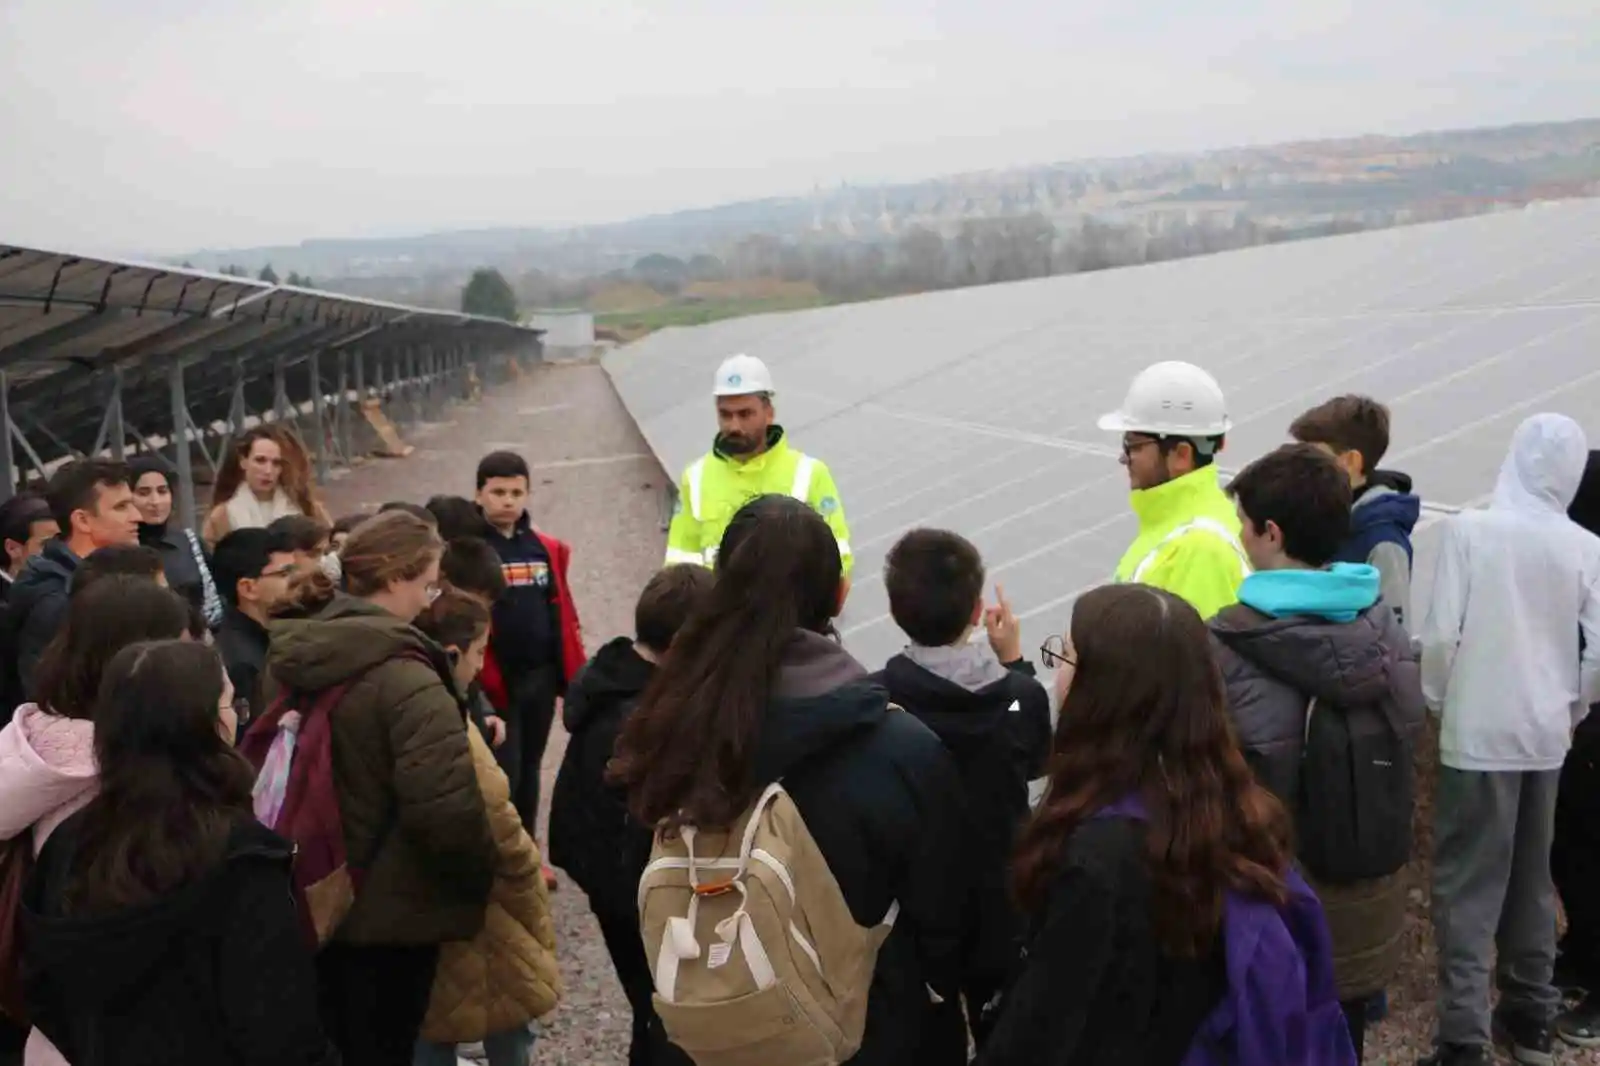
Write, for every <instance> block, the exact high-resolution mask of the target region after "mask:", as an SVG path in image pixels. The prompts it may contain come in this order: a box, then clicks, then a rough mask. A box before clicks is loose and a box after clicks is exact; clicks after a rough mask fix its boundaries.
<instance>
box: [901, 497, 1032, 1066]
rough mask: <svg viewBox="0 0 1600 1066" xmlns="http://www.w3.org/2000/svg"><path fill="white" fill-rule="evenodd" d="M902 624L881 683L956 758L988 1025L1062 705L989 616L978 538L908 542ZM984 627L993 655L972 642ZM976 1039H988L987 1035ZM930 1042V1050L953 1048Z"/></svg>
mask: <svg viewBox="0 0 1600 1066" xmlns="http://www.w3.org/2000/svg"><path fill="white" fill-rule="evenodd" d="M883 574H884V579H883V580H884V587H885V589H886V590H887V591H888V593H889V610H890V612H891V613H892V614H893V615H894V620H895V624H897V625H898V626H899V627H900V628H901V629H902V630H904V631H905V634H906V636H908V637H910V638H911V643H910V645H908V646H907V647H906V649H905V651H904V652H902V653H901V654H899V655H896V656H895V657H894V658H892V659H890V660H889V662H888V664H887V666H885V668H884V670H883V671H882V673H880V674H878V675H877V680H878V681H880V682H881V683H882V684H883V685H884V687H885V688H887V689H888V690H889V698H890V700H892V701H893V702H894V703H896V704H898V705H899V706H901V707H904V708H905V709H906V710H907V711H909V712H911V713H912V714H914V715H916V716H917V718H919V719H921V720H922V722H923V724H925V725H926V726H928V727H929V728H930V729H932V730H933V731H934V732H935V733H937V734H938V735H939V739H940V740H942V741H944V744H945V747H946V748H948V749H949V750H950V753H951V754H952V755H954V756H955V759H956V763H957V765H958V767H959V768H960V770H961V776H962V781H963V784H964V785H965V786H966V799H967V809H968V813H969V818H970V832H971V834H972V836H971V837H970V839H969V845H968V854H969V855H970V856H971V861H970V862H969V863H968V864H967V865H968V869H969V870H971V871H973V872H974V878H973V882H972V884H971V886H970V890H969V891H970V898H969V906H968V908H967V912H966V913H967V915H968V928H967V930H966V932H965V937H964V940H965V949H964V952H963V954H964V959H963V964H962V965H963V971H964V972H963V975H962V983H961V987H962V993H963V995H964V997H965V998H966V1002H967V1017H968V1018H970V1019H972V1020H973V1021H974V1022H975V1023H976V1022H978V1020H979V1018H980V1015H981V1012H982V1010H983V1007H984V1006H985V1005H986V1004H988V1003H989V1001H990V1000H991V999H993V998H994V996H995V994H996V993H997V992H999V991H1000V988H1001V984H1002V982H1003V981H1004V979H1005V977H1006V975H1007V973H1008V972H1009V970H1010V968H1011V964H1012V962H1013V961H1014V960H1015V958H1016V953H1017V947H1018V944H1019V943H1020V939H1021V934H1022V923H1021V919H1020V917H1019V916H1018V915H1017V913H1016V909H1015V908H1014V907H1013V906H1012V902H1011V895H1010V886H1009V883H1008V881H1007V877H1006V870H1007V869H1008V858H1009V856H1010V853H1011V846H1012V844H1013V843H1014V841H1015V837H1016V833H1017V830H1018V828H1019V827H1020V826H1021V825H1022V822H1023V820H1024V819H1025V818H1026V817H1027V814H1028V783H1029V782H1030V781H1031V780H1033V779H1034V778H1037V777H1040V776H1041V775H1042V774H1043V773H1044V762H1045V758H1046V756H1047V755H1048V753H1049V749H1050V697H1049V695H1048V694H1047V693H1046V692H1045V689H1044V686H1043V685H1041V684H1040V683H1039V682H1038V681H1037V680H1036V679H1035V678H1034V676H1033V667H1032V665H1031V664H1029V663H1028V662H1027V661H1026V660H1025V659H1024V658H1023V656H1022V634H1021V632H1020V629H1019V627H1018V626H1017V621H1016V618H1015V617H1014V616H1013V615H1012V614H1011V608H1010V605H1009V604H1008V603H1007V602H1006V600H1005V597H1004V594H1003V593H1000V591H999V590H998V589H997V590H996V594H997V603H996V605H995V606H994V607H990V608H988V609H987V610H986V609H985V607H984V602H983V586H984V567H983V559H982V557H981V556H980V555H979V554H978V549H977V548H975V547H974V546H973V545H972V543H971V542H970V541H968V540H967V539H966V538H965V537H962V536H961V535H960V534H957V533H951V532H948V531H946V530H941V529H916V530H912V531H911V532H910V533H907V534H906V535H905V536H903V537H901V538H900V540H899V542H898V543H896V544H895V546H894V547H893V548H891V549H890V551H889V555H888V558H887V559H886V560H885V562H884V569H883ZM979 626H983V627H984V628H985V629H986V630H987V635H988V638H989V640H988V646H987V647H985V646H983V645H981V644H975V643H973V642H972V641H971V640H970V639H969V638H970V637H971V636H972V635H973V633H974V632H975V631H976V630H977V629H978V627H979ZM975 1028H976V1029H977V1030H978V1031H976V1032H975V1034H974V1035H975V1036H976V1037H977V1038H978V1039H979V1040H980V1042H981V1040H982V1038H983V1036H985V1035H986V1033H985V1032H983V1031H982V1026H981V1025H978V1026H976V1027H975ZM944 1044H945V1041H943V1040H942V1039H941V1038H937V1037H934V1038H930V1040H929V1043H928V1046H929V1047H930V1048H931V1047H936V1046H943V1045H944Z"/></svg>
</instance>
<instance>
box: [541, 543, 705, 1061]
mask: <svg viewBox="0 0 1600 1066" xmlns="http://www.w3.org/2000/svg"><path fill="white" fill-rule="evenodd" d="M711 581H712V577H711V571H709V570H707V569H705V568H704V567H702V566H693V565H687V564H680V565H677V566H669V567H667V568H666V569H665V570H662V571H661V572H660V573H658V574H656V576H655V577H653V578H651V579H650V583H649V584H647V585H646V586H645V588H644V593H643V594H642V595H641V596H640V597H639V602H638V604H637V606H635V608H634V621H633V627H634V636H633V639H631V640H630V639H629V638H627V637H618V638H617V639H615V640H613V641H611V642H610V643H608V644H606V645H605V646H604V647H602V648H601V649H600V650H599V651H598V652H596V653H595V656H594V658H593V659H590V660H589V662H588V664H587V665H585V666H584V668H583V669H582V670H581V671H580V672H579V673H578V676H577V678H576V679H575V680H574V681H573V683H572V687H571V689H570V690H569V691H568V692H567V699H566V706H565V709H564V711H563V714H562V724H563V725H565V726H566V728H567V732H568V733H570V734H571V739H570V740H569V741H568V743H567V753H566V757H565V758H564V759H563V760H562V762H561V772H560V774H559V775H558V776H557V778H556V786H555V794H554V795H553V796H552V797H551V800H550V861H551V862H553V863H555V864H556V865H557V866H559V867H561V868H562V869H564V870H566V871H567V874H568V875H569V876H570V877H571V878H572V880H573V881H574V882H576V883H577V885H578V887H579V888H581V889H583V891H584V892H585V893H587V894H588V896H589V908H590V910H592V911H593V912H594V916H595V919H596V921H598V922H599V925H600V932H601V935H602V936H604V937H605V942H606V950H607V951H608V952H609V953H610V954H611V962H612V965H613V966H615V967H616V970H617V979H618V981H620V982H621V984H622V990H623V992H624V993H626V994H627V997H628V1002H629V1004H630V1005H631V1006H632V1007H633V1043H632V1046H631V1048H630V1050H629V1053H628V1063H629V1066H660V1064H663V1063H682V1064H685V1066H687V1063H688V1059H687V1057H686V1056H685V1055H684V1054H683V1053H682V1052H681V1051H679V1050H678V1049H677V1048H676V1047H674V1046H673V1045H671V1044H669V1043H668V1042H667V1039H666V1034H665V1032H664V1031H663V1030H662V1027H661V1021H660V1019H659V1018H657V1017H656V1012H655V1008H654V1007H652V1006H651V1001H650V995H651V993H652V992H653V991H654V990H655V986H654V983H653V981H652V979H651V975H650V966H649V963H648V962H646V960H645V953H644V947H643V945H642V944H641V943H640V941H639V913H638V902H637V897H638V891H639V877H640V875H641V874H643V873H644V868H645V864H646V863H647V862H648V861H649V859H650V844H651V832H650V830H649V829H647V828H646V827H644V826H642V825H639V824H638V823H637V822H635V821H634V820H633V819H632V818H631V817H630V816H629V814H628V808H627V805H626V803H625V802H624V800H623V797H622V796H621V795H620V794H618V793H617V792H616V791H615V790H613V789H612V788H610V787H609V786H608V785H607V784H606V782H605V770H606V763H607V762H609V761H610V759H611V751H612V748H614V747H615V746H616V742H617V734H618V733H619V732H621V730H622V725H623V723H624V722H625V721H626V720H627V718H628V715H630V714H631V713H632V712H633V709H634V707H636V706H637V705H638V702H639V695H640V693H642V692H643V691H644V689H645V686H646V685H648V684H649V683H650V679H651V677H652V676H654V674H655V663H656V660H657V659H658V658H659V657H660V656H661V655H663V654H665V653H666V650H667V648H668V646H669V645H671V643H672V638H673V637H675V636H676V635H677V633H678V630H679V628H680V627H682V625H683V623H684V620H685V619H687V618H688V616H689V613H690V611H692V610H693V609H694V607H695V604H696V603H697V602H698V601H699V599H700V598H701V597H702V596H703V595H704V594H705V591H706V590H707V589H708V588H709V587H710V586H711Z"/></svg>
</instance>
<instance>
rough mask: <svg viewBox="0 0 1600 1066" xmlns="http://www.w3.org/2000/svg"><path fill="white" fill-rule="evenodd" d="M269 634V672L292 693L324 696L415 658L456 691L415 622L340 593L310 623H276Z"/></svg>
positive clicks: (438, 652) (441, 657) (446, 665)
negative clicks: (376, 669)
mask: <svg viewBox="0 0 1600 1066" xmlns="http://www.w3.org/2000/svg"><path fill="white" fill-rule="evenodd" d="M267 632H268V633H269V634H270V636H271V641H272V643H271V647H270V649H269V650H268V652H267V672H268V673H269V674H271V675H272V677H273V678H274V679H275V680H276V681H277V682H278V683H279V684H280V685H283V686H285V687H287V688H294V689H299V690H300V691H302V692H319V691H321V690H323V689H327V688H332V687H333V686H335V685H338V684H340V683H341V682H344V681H346V680H347V679H349V678H352V677H356V676H359V675H360V674H363V673H366V672H367V671H368V670H371V669H372V668H373V667H375V666H377V665H378V664H379V663H383V662H387V661H388V660H390V659H394V658H397V657H399V656H401V655H404V654H406V653H407V652H413V653H417V654H420V655H422V656H424V657H425V658H427V659H428V660H429V661H430V662H432V663H433V664H434V667H435V668H436V669H437V670H438V671H439V676H440V677H441V678H443V679H444V681H445V685H446V687H448V688H449V689H450V691H452V692H454V691H455V684H454V682H453V681H452V680H451V672H450V661H449V659H448V658H447V657H446V656H445V653H444V650H443V649H441V648H440V647H439V646H438V645H437V644H435V643H434V642H433V641H431V640H429V639H428V638H427V637H426V636H424V635H423V634H422V632H421V630H419V629H417V628H416V627H415V626H413V625H411V624H410V623H409V622H403V621H401V620H400V619H399V618H396V617H395V616H394V615H392V614H390V613H389V612H388V611H386V610H384V609H383V608H382V607H377V606H374V605H373V604H370V603H368V602H366V601H365V600H359V599H356V598H355V597H354V596H346V595H345V594H343V593H337V594H335V595H334V598H333V601H332V602H331V603H329V604H328V605H327V606H326V607H324V608H323V609H322V610H320V611H318V612H317V613H316V614H314V615H311V616H310V617H304V618H277V619H274V620H273V621H272V622H270V623H269V624H268V626H267Z"/></svg>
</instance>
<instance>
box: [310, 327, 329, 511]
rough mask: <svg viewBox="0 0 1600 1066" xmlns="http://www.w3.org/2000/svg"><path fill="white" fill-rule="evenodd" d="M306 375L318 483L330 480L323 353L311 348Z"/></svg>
mask: <svg viewBox="0 0 1600 1066" xmlns="http://www.w3.org/2000/svg"><path fill="white" fill-rule="evenodd" d="M306 376H307V377H309V378H310V379H311V424H312V425H313V426H315V427H316V435H317V439H316V449H317V484H319V485H321V484H324V483H326V482H327V480H328V438H329V433H328V407H327V404H326V403H325V402H324V400H323V394H322V353H321V352H320V351H318V350H317V349H315V348H313V349H312V350H311V358H309V359H307V360H306Z"/></svg>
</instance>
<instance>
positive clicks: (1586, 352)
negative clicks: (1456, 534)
mask: <svg viewBox="0 0 1600 1066" xmlns="http://www.w3.org/2000/svg"><path fill="white" fill-rule="evenodd" d="M740 351H742V352H747V353H749V354H751V355H755V356H759V357H760V358H762V359H764V360H765V361H766V362H767V364H768V365H769V366H770V367H771V369H772V372H773V375H774V378H775V379H776V382H777V386H778V396H777V404H778V413H779V419H780V421H781V422H782V423H783V424H784V425H785V426H786V427H787V428H788V430H789V432H790V434H791V438H792V440H793V441H794V443H795V445H796V446H797V447H800V448H802V449H803V450H805V451H807V452H808V453H811V454H814V455H817V456H818V457H820V458H822V459H824V460H826V461H827V462H828V464H829V466H830V467H831V468H832V470H833V472H834V475H835V478H836V480H837V481H838V483H839V487H840V492H841V495H842V498H843V500H844V505H845V510H846V512H847V514H848V516H849V519H850V524H851V542H852V546H853V547H854V549H855V551H856V555H857V560H856V578H855V587H854V590H853V592H852V594H851V598H850V603H849V605H848V607H847V610H846V612H845V615H844V617H843V618H842V619H841V623H840V628H841V630H842V631H843V633H844V634H845V639H846V644H847V645H848V646H849V647H850V649H851V650H852V651H853V652H855V653H856V654H857V655H858V656H859V657H860V658H861V659H862V660H863V661H864V662H866V663H867V664H868V665H869V666H876V665H877V664H879V663H881V662H882V661H883V659H884V658H885V657H886V656H887V655H889V654H892V653H893V652H894V651H895V650H896V649H897V648H898V647H899V646H900V645H901V644H902V643H903V640H904V638H903V637H902V636H901V634H900V633H899V631H898V630H897V629H896V628H895V626H894V624H893V622H892V621H891V620H890V619H889V617H888V604H887V601H886V598H885V596H884V592H883V583H882V574H881V567H882V561H883V556H884V554H885V552H887V550H888V549H889V547H890V546H891V545H892V544H893V543H894V541H895V539H896V538H897V537H898V536H899V535H900V534H901V533H903V532H904V531H905V530H907V529H910V528H913V527H915V526H919V525H935V526H943V527H948V528H951V529H955V530H957V531H959V532H961V533H963V534H965V535H966V536H968V537H969V538H971V539H972V540H973V541H974V542H975V543H976V544H977V545H978V547H979V548H980V549H981V550H982V552H983V554H984V558H985V559H986V561H987V562H988V565H989V570H990V573H991V575H992V576H993V577H994V578H995V579H997V580H999V581H1001V582H1003V583H1004V584H1005V586H1006V589H1007V592H1008V593H1009V595H1010V597H1011V599H1012V601H1013V603H1014V604H1015V605H1016V608H1017V611H1018V613H1019V614H1020V615H1021V616H1022V617H1023V618H1024V619H1025V620H1026V621H1027V622H1028V623H1029V633H1030V636H1037V637H1040V638H1042V637H1043V636H1045V635H1046V634H1047V633H1048V632H1049V631H1051V630H1052V629H1054V628H1056V627H1059V626H1060V625H1062V624H1063V623H1064V622H1065V620H1066V618H1067V617H1068V614H1069V608H1070V604H1071V602H1072V600H1073V598H1075V596H1076V595H1077V594H1078V593H1079V592H1081V591H1083V590H1084V589H1085V588H1088V587H1092V586H1093V585H1095V584H1098V583H1100V582H1102V581H1104V580H1106V579H1107V578H1108V577H1109V575H1110V573H1111V571H1112V569H1113V567H1114V566H1115V564H1116V561H1117V558H1118V557H1119V556H1120V555H1121V553H1122V551H1123V549H1124V548H1125V547H1126V546H1127V544H1128V542H1129V540H1130V539H1131V538H1132V536H1133V532H1134V521H1133V517H1132V515H1131V514H1130V512H1129V509H1128V501H1127V482H1126V478H1125V476H1124V474H1123V472H1122V470H1121V468H1120V467H1119V466H1118V465H1117V463H1116V461H1115V460H1116V455H1117V453H1116V449H1115V445H1116V443H1117V442H1116V440H1115V438H1114V437H1112V436H1110V435H1108V434H1105V433H1103V432H1101V431H1099V430H1098V429H1097V428H1096V427H1095V424H1094V423H1095V419H1096V418H1097V417H1098V416H1099V415H1100V414H1102V413H1103V412H1105V411H1108V410H1111V409H1112V408H1114V407H1116V406H1117V404H1118V403H1119V402H1120V401H1121V399H1122V395H1123V392H1124V391H1125V390H1126V388H1127V385H1128V382H1129V381H1130V379H1131V378H1132V377H1133V375H1134V374H1135V373H1137V372H1138V371H1139V370H1140V369H1142V368H1143V367H1144V366H1146V365H1148V364H1149V363H1152V362H1156V361H1158V360H1161V359H1184V360H1188V361H1190V362H1194V363H1197V364H1199V365H1200V366H1203V367H1205V368H1206V369H1207V370H1209V371H1210V372H1211V373H1212V374H1214V375H1215V376H1216V378H1217V379H1218V381H1219V382H1221V384H1222V387H1223V389H1224V390H1225V392H1226V393H1227V396H1228V406H1229V413H1230V414H1231V416H1232V417H1233V418H1234V420H1235V423H1236V428H1235V430H1234V432H1233V433H1232V434H1231V435H1230V436H1229V438H1228V446H1227V449H1226V451H1225V452H1224V454H1223V457H1222V465H1223V466H1224V468H1225V469H1227V468H1237V467H1239V466H1242V465H1243V464H1244V463H1245V462H1248V461H1249V460H1250V459H1251V458H1253V457H1254V456H1256V455H1259V454H1261V453H1262V452H1263V451H1265V450H1267V449H1270V448H1272V447H1275V446H1276V445H1277V444H1279V443H1282V442H1283V440H1285V439H1286V438H1285V431H1286V429H1287V427H1288V424H1289V422H1290V421H1291V420H1292V419H1293V418H1294V416H1295V415H1297V414H1298V413H1300V412H1301V411H1302V410H1304V409H1305V408H1307V407H1310V406H1312V405H1313V404H1315V403H1318V402H1320V401H1321V400H1323V399H1326V398H1328V397H1330V396H1333V395H1336V394H1338V393H1342V392H1360V393H1367V394H1369V395H1372V396H1375V397H1377V398H1378V399H1380V400H1382V401H1384V402H1385V403H1387V404H1389V406H1390V408H1391V410H1392V412H1393V439H1392V442H1391V446H1390V451H1389V454H1388V456H1387V457H1386V458H1385V460H1384V462H1383V466H1384V467H1385V468H1390V469H1401V470H1405V471H1406V472H1408V473H1410V474H1412V475H1413V477H1414V478H1415V480H1416V486H1417V491H1418V492H1419V493H1420V494H1421V495H1422V496H1423V498H1424V500H1425V501H1426V502H1427V503H1428V504H1429V505H1440V506H1443V507H1448V508H1455V507H1461V506H1470V505H1474V504H1476V503H1478V502H1481V499H1482V497H1483V496H1484V494H1486V493H1487V492H1488V491H1489V490H1490V488H1491V487H1492V485H1493V480H1494V474H1495V471H1496V470H1497V469H1498V467H1499V464H1500V460H1501V458H1502V457H1503V455H1504V453H1505V448H1506V445H1507V443H1508V441H1509V439H1510V434H1511V431H1512V429H1513V428H1514V427H1515V425H1516V423H1517V422H1518V421H1519V420H1520V419H1521V418H1522V417H1525V416H1526V415H1528V414H1532V413H1534V412H1536V411H1540V410H1559V411H1562V412H1564V413H1566V414H1570V415H1572V416H1573V417H1574V418H1577V419H1578V420H1579V422H1580V423H1582V424H1583V425H1584V427H1585V429H1586V430H1588V431H1589V432H1590V434H1591V435H1592V438H1593V440H1594V441H1595V443H1596V444H1597V445H1600V402H1597V401H1600V358H1597V357H1596V356H1597V353H1600V201H1594V200H1589V201H1571V202H1564V203H1559V204H1541V205H1535V206H1532V207H1529V208H1526V209H1521V210H1516V211H1507V212H1503V213H1498V214H1491V215H1485V216H1480V217H1477V218H1472V219H1466V220H1462V221H1457V222H1448V223H1438V224H1431V225H1425V226H1413V227H1404V228H1397V229H1389V230H1382V231H1378V232H1372V233H1363V234H1356V235H1352V236H1348V237H1337V238H1327V239H1322V240H1314V241H1303V242H1296V243H1291V244H1280V245H1271V246H1265V247H1261V248H1253V249H1248V250H1245V251H1239V252H1230V253H1226V254H1221V255H1214V256H1207V257H1201V258H1195V259H1187V260H1181V261H1175V262H1169V263H1161V264H1155V265H1151V266H1144V267H1136V268H1129V269H1123V270H1112V271H1102V272H1098V273H1094V274H1084V275H1074V276H1067V277H1058V278H1047V279H1040V280H1037V281H1029V282H1019V283H1015V284H1009V285H996V286H989V287H985V288H978V289H965V290H955V291H950V292H940V293H930V294H925V295H920V296H913V297H902V298H898V299H893V300H883V301H878V302H873V303H863V304H852V305H841V306H834V307H828V308H821V309H817V310H812V311H802V312H793V313H788V314H779V315H764V316H759V317H752V318H746V319H734V320H730V321H726V322H720V323H715V324H712V325H708V326H701V327H694V328H689V329H672V330H664V331H662V332H660V333H656V334H652V335H651V336H649V337H646V338H645V339H643V340H641V341H639V342H637V343H635V344H631V345H628V346H627V347H625V348H622V349H618V350H616V351H614V352H612V353H610V354H609V355H608V356H607V357H606V359H605V366H606V368H607V369H608V371H609V372H610V373H611V376H612V378H613V380H614V381H615V383H616V386H617V390H618V392H619V394H620V395H621V397H622V399H623V401H624V403H626V404H627V405H628V407H629V409H630V410H631V411H632V412H633V413H634V415H635V417H636V418H637V419H638V420H639V423H640V427H641V429H642V431H643V432H644V435H645V437H646V439H647V440H648V441H649V443H650V446H651V447H652V448H653V449H654V450H655V451H656V453H657V454H658V456H659V457H660V458H661V460H662V462H663V464H664V465H665V466H666V467H667V468H668V469H669V470H670V471H672V472H673V473H674V474H675V475H676V473H677V472H679V471H681V469H682V468H683V466H684V465H685V464H686V463H688V462H689V461H690V460H692V459H693V458H694V457H695V456H696V455H699V454H700V453H702V452H704V451H705V450H706V448H707V447H708V446H709V445H710V442H711V438H712V434H713V432H714V428H715V425H714V420H713V414H712V404H711V399H710V391H711V389H710V384H711V377H712V374H713V371H714V370H715V368H716V365H717V363H718V362H719V361H720V360H721V359H722V358H724V357H725V356H727V355H730V354H732V353H734V352H740ZM1419 542H1420V543H1419V546H1420V550H1421V551H1422V556H1421V557H1419V565H1418V573H1419V575H1421V574H1422V573H1423V572H1424V571H1425V569H1426V560H1425V556H1426V533H1425V532H1424V533H1423V534H1422V536H1421V537H1420V538H1419ZM1419 591H1420V590H1419Z"/></svg>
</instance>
